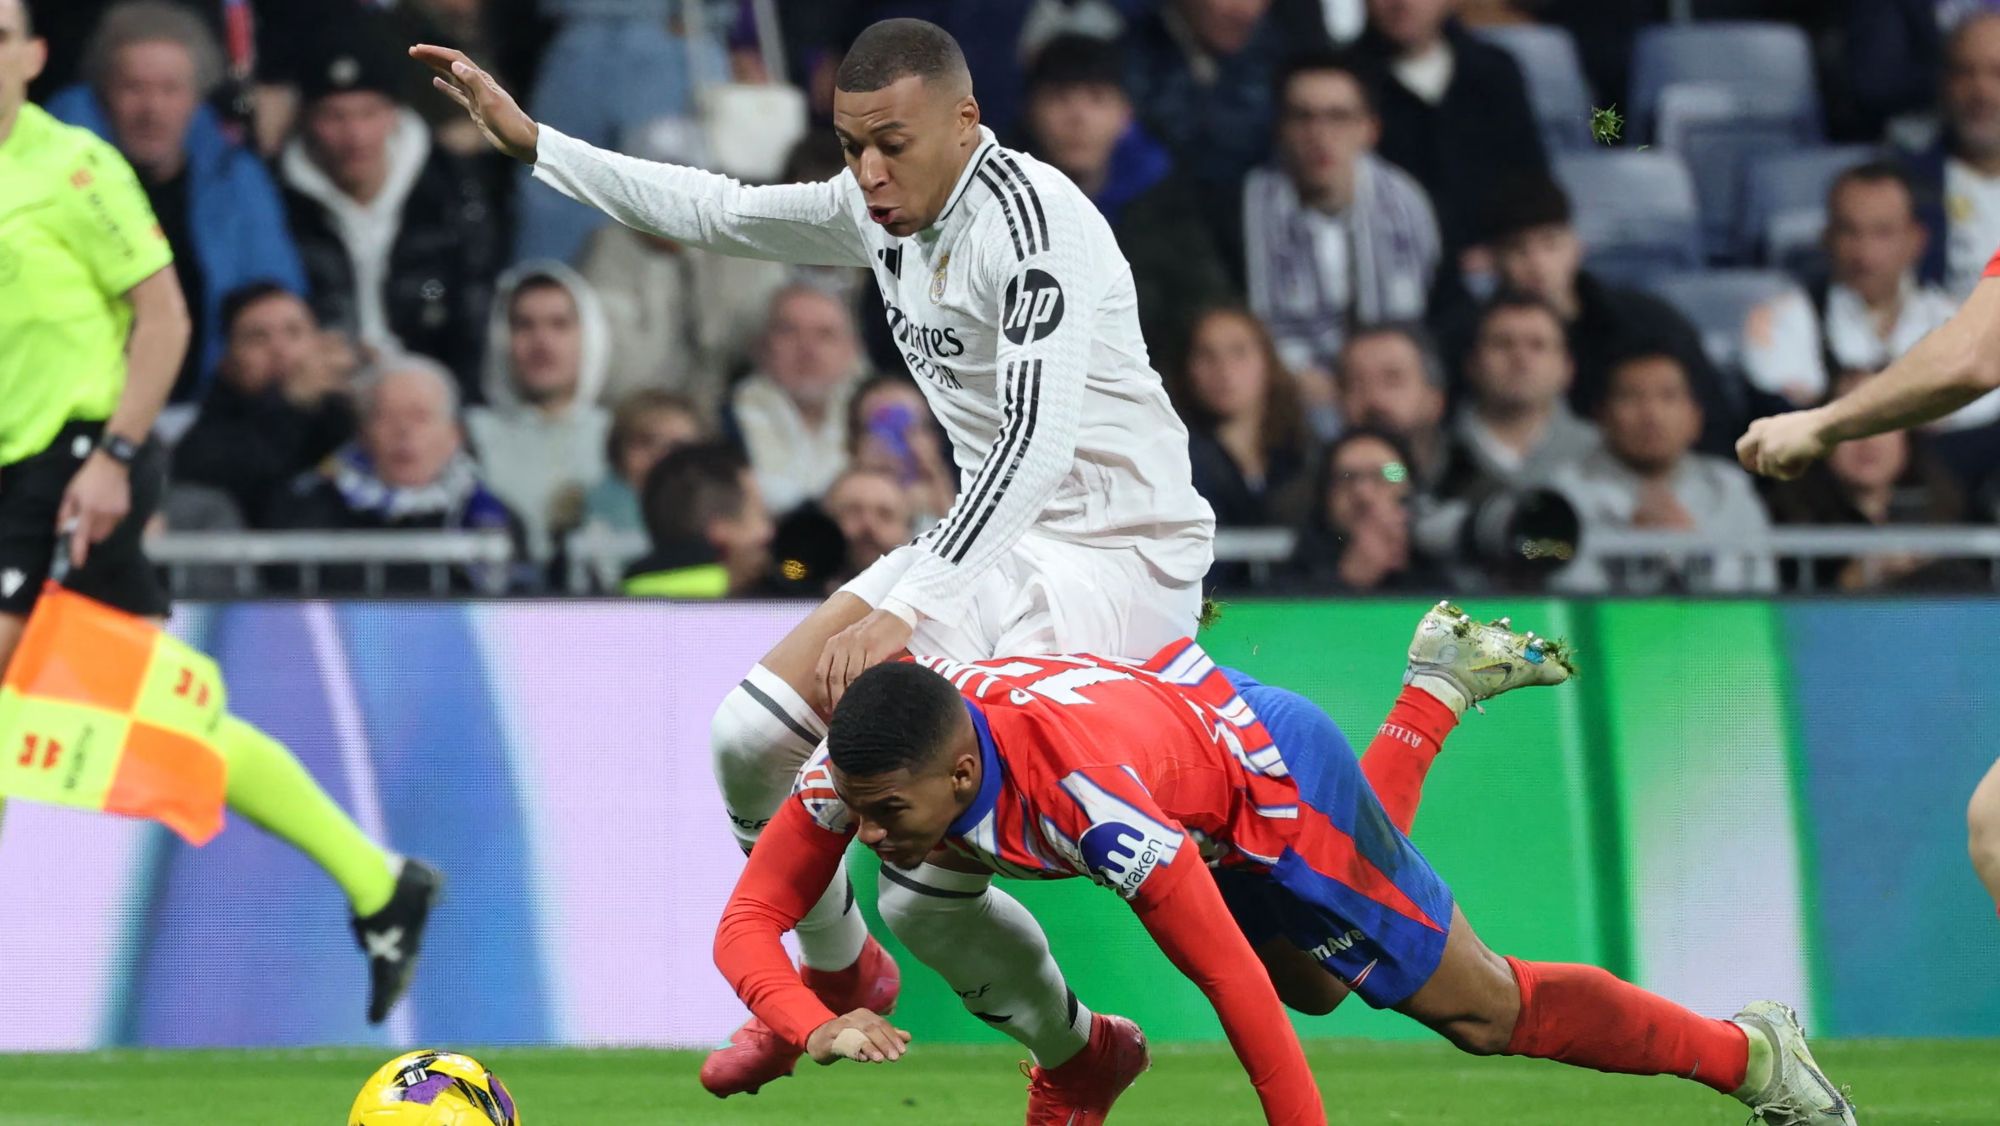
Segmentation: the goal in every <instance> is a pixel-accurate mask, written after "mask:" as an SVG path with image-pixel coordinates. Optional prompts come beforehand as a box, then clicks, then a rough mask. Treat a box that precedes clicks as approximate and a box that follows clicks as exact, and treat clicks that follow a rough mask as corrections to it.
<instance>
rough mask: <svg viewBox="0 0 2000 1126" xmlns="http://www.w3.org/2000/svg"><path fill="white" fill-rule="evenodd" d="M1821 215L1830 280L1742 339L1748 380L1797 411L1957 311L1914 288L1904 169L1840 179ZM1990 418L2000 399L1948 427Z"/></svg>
mask: <svg viewBox="0 0 2000 1126" xmlns="http://www.w3.org/2000/svg"><path fill="white" fill-rule="evenodd" d="M1826 210H1827V224H1826V252H1827V260H1828V264H1829V265H1830V266H1831V267H1832V276H1831V277H1829V278H1827V279H1825V280H1822V281H1819V282H1816V283H1814V285H1813V286H1812V287H1811V289H1810V291H1809V293H1807V294H1800V293H1788V294H1785V295H1783V296H1781V297H1777V298H1774V299H1772V300H1771V301H1769V302H1767V303H1765V304H1764V305H1762V306H1760V307H1759V308H1757V309H1755V310H1753V311H1752V312H1751V314H1750V318H1749V320H1748V322H1747V325H1746V327H1745V329H1744V334H1743V335H1744V349H1743V366H1744V370H1745V372H1746V374H1748V375H1749V377H1750V381H1751V382H1752V383H1753V384H1754V385H1756V386H1757V387H1759V388H1762V389H1763V390H1765V391H1768V392H1770V393H1772V394H1775V395H1782V396H1784V397H1785V398H1786V399H1789V400H1790V401H1791V402H1792V404H1793V405H1794V406H1810V405H1811V404H1813V403H1816V402H1819V401H1820V400H1821V399H1823V398H1824V397H1825V396H1826V388H1827V381H1828V377H1829V376H1830V375H1832V374H1835V373H1839V372H1843V371H1880V370H1881V369H1883V368H1884V367H1887V366H1888V365H1889V363H1890V362H1891V361H1893V360H1895V359H1896V358H1897V357H1899V356H1901V355H1902V354H1903V353H1904V352H1907V351H1909V350H1910V349H1911V347H1913V346H1914V345H1915V344H1916V342H1917V341H1919V340H1921V339H1923V338H1924V337H1925V336H1926V335H1927V334H1929V332H1930V331H1931V330H1932V329H1934V328H1936V327H1937V326H1939V325H1941V324H1943V323H1944V322H1945V321H1946V320H1948V319H1950V317H1951V315H1952V313H1953V312H1954V311H1956V310H1957V308H1958V303H1957V302H1956V301H1953V300H1952V299H1951V297H1950V296H1948V295H1947V294H1946V293H1945V292H1944V291H1943V290H1941V289H1939V288H1937V287H1936V286H1932V285H1925V284H1922V283H1920V282H1918V281H1917V274H1916V266H1917V263H1918V261H1919V260H1921V259H1922V258H1923V256H1924V244H1925V242H1926V241H1927V239H1926V234H1925V231H1924V228H1923V226H1922V225H1921V224H1919V223H1918V222H1917V216H1916V197H1915V195H1914V193H1913V190H1912V189H1911V186H1910V182H1909V177H1908V175H1907V174H1906V173H1905V172H1904V171H1903V169H1902V168H1901V166H1899V165H1896V164H1891V163H1886V162H1884V163H1874V164H1864V165H1861V166H1859V167H1857V168H1853V169H1850V170H1848V171H1846V172H1843V173H1842V174H1841V175H1840V178H1839V179H1837V180H1835V181H1834V184H1833V188H1832V190H1831V191H1829V192H1828V193H1827V205H1826ZM1995 418H2000V396H1995V397H1990V398H1988V399H1985V400H1982V401H1980V402H1978V403H1975V404H1973V405H1971V406H1968V407H1966V408H1965V409H1963V410H1961V411H1959V412H1958V413H1957V414H1954V415H1952V416H1951V418H1950V420H1949V421H1948V422H1947V423H1946V425H1948V426H1952V427H1965V426H1976V425H1980V424H1983V423H1987V422H1991V421H1993V420H1994V419H1995Z"/></svg>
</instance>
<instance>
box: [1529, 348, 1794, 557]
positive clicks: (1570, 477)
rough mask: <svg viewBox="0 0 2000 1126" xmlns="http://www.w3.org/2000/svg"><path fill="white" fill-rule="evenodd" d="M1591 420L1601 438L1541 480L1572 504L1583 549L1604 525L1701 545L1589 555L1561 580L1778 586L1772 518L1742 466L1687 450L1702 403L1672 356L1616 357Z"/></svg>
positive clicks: (1698, 422) (1695, 432) (1692, 441)
mask: <svg viewBox="0 0 2000 1126" xmlns="http://www.w3.org/2000/svg"><path fill="white" fill-rule="evenodd" d="M1598 424H1599V426H1600V427H1601V428H1602V431H1603V435H1604V444H1603V446H1602V447H1600V448H1599V449H1598V450H1597V452H1595V453H1592V454H1590V455H1589V456H1588V457H1585V458H1584V459H1583V460H1581V461H1579V462H1575V463H1572V464H1570V465H1568V466H1565V467H1563V468H1562V469H1560V470H1558V471H1557V472H1556V473H1554V474H1552V475H1551V476H1550V478H1549V481H1548V483H1549V484H1550V485H1552V486H1554V487H1555V488H1557V489H1558V490H1560V491H1561V492H1562V493H1563V494H1564V495H1565V496H1567V497H1568V498H1569V502H1570V503H1571V504H1572V505H1574V506H1575V507H1576V512H1577V517H1578V519H1579V520H1580V521H1581V524H1582V547H1583V550H1584V551H1585V552H1586V553H1588V552H1589V550H1590V544H1591V538H1592V534H1593V533H1594V532H1597V531H1600V530H1602V529H1606V528H1642V529H1657V530H1662V531H1676V532H1685V533H1692V534H1694V535H1695V536H1697V537H1699V538H1700V540H1701V541H1702V546H1701V548H1700V550H1698V551H1697V552H1695V553H1692V554H1687V555H1681V554H1679V553H1675V554H1673V555H1660V556H1655V557H1651V558H1645V559H1615V560H1601V559H1594V558H1588V557H1586V558H1583V559H1579V560H1578V561H1577V562H1575V563H1573V564H1571V565H1570V566H1569V567H1568V568H1566V569H1565V570H1564V571H1563V572H1562V573H1561V574H1560V575H1558V576H1557V578H1556V585H1557V586H1558V587H1561V588H1563V589H1567V590H1572V591H1616V592H1618V593H1624V594H1653V593H1660V592H1664V591H1684V592H1695V593H1710V592H1744V591H1767V590H1771V589H1773V588H1775V587H1776V585H1777V570H1776V568H1775V566H1774V565H1773V564H1772V560H1771V554H1770V548H1769V545H1768V533H1769V531H1770V518H1769V517H1768V516H1766V515H1765V512H1764V505H1763V502H1762V501H1760V500H1758V499H1757V492H1756V489H1755V488H1754V487H1753V486H1752V485H1751V483H1750V477H1749V475H1748V474H1746V473H1744V472H1743V470H1742V469H1740V468H1738V467H1737V465H1736V464H1735V463H1734V462H1732V461H1726V460H1724V459H1722V458H1719V457H1711V456H1709V455H1707V454H1698V453H1695V452H1693V451H1694V445H1695V438H1696V436H1697V435H1699V434H1700V433H1701V407H1700V405H1699V404H1698V403H1696V401H1695V397H1694V393H1693V391H1692V390H1691V389H1690V388H1689V386H1688V377H1687V370H1686V369H1685V368H1683V367H1682V366H1681V363H1680V361H1679V360H1677V359H1675V358H1674V357H1673V356H1671V355H1668V354H1667V353H1664V352H1654V353H1648V354H1639V355H1634V356H1632V357H1630V358H1627V359H1624V360H1621V361H1619V362H1618V363H1616V364H1614V365H1613V366H1612V368H1611V372H1610V382H1609V385H1608V386H1607V387H1606V390H1605V396H1604V402H1603V405H1602V407H1601V408H1600V411H1599V417H1598Z"/></svg>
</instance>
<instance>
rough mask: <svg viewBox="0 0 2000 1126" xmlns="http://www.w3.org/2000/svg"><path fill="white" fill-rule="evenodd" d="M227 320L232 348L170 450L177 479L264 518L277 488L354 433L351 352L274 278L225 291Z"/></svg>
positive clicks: (223, 311) (251, 517)
mask: <svg viewBox="0 0 2000 1126" xmlns="http://www.w3.org/2000/svg"><path fill="white" fill-rule="evenodd" d="M221 322H222V332H223V337H224V339H225V340H227V341H228V346H229V350H228V351H227V352H225V353H224V354H223V357H222V363H221V365H220V366H219V367H218V368H217V370H216V378H215V381H214V382H213V383H212V384H211V385H210V386H209V389H208V395H207V397H205V398H204V399H203V400H202V402H201V413H200V414H198V415H197V416H196V417H195V420H194V425H193V426H191V427H189V428H188V431H187V433H186V434H183V435H182V436H181V440H180V442H179V444H177V445H176V446H175V447H174V463H173V476H174V480H175V482H176V483H177V484H181V483H184V484H196V485H210V486H213V487H215V488H216V489H219V490H221V491H222V492H224V493H226V494H227V495H228V496H229V498H230V499H231V500H233V501H234V502H235V504H236V508H237V511H239V512H241V513H242V515H243V518H244V519H246V520H249V521H250V522H251V523H253V524H259V523H262V522H264V520H265V518H266V510H267V509H268V507H269V506H270V505H271V504H272V502H273V501H274V499H279V498H278V497H277V494H278V490H279V489H281V488H282V487H284V486H285V485H287V484H289V483H290V482H291V481H292V479H293V478H295V477H297V476H298V475H299V474H301V473H304V472H305V471H306V470H308V469H311V468H312V467H313V466H315V465H317V464H318V463H319V462H320V461H321V459H323V458H325V457H326V456H327V455H328V454H330V453H332V452H333V451H334V450H336V449H338V448H339V447H340V446H341V444H342V443H344V442H346V441H347V440H348V439H349V438H352V437H353V436H354V422H355V420H354V403H353V401H352V399H351V398H350V397H349V395H350V386H349V385H350V383H351V381H352V379H353V375H354V361H355V357H354V351H353V349H352V348H351V347H350V346H349V345H348V343H347V342H346V341H345V340H344V339H342V338H341V337H340V336H339V335H337V334H335V333H323V332H321V331H320V330H319V325H318V324H317V323H315V322H314V320H313V315H312V310H311V309H308V308H307V307H306V304H305V302H304V301H302V300H300V299H299V298H298V297H296V296H294V295H293V294H292V293H290V292H288V291H287V290H285V289H284V288H282V287H281V286H278V285H275V284H273V283H271V282H254V283H252V284H250V285H248V286H245V287H243V288H241V289H238V290H235V291H234V292H232V293H230V294H229V295H228V296H227V297H224V298H223V299H222V308H221Z"/></svg>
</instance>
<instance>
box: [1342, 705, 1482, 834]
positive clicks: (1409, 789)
mask: <svg viewBox="0 0 2000 1126" xmlns="http://www.w3.org/2000/svg"><path fill="white" fill-rule="evenodd" d="M1457 726H1458V716H1456V715H1454V714H1452V710H1451V708H1450V707H1449V706H1448V705H1446V704H1445V702H1444V701H1442V700H1440V699H1438V698H1437V697H1436V696H1433V695H1431V694H1430V693H1428V692H1426V691H1424V690H1423V689H1421V688H1404V689H1403V694H1402V695H1400V696H1398V697H1396V706H1395V707H1393V708H1390V709H1389V718H1388V719H1385V720H1383V721H1382V726H1381V727H1379V728H1376V730H1375V738H1374V740H1373V741H1371V742H1370V743H1369V744H1368V749H1367V750H1366V751H1364V752H1363V753H1362V755H1361V773H1362V774H1364V775H1366V776H1367V778H1368V785H1369V786H1370V787H1372V788H1373V789H1374V790H1375V799H1376V800H1377V801H1379V802H1381V803H1382V809H1383V811H1384V812H1386V813H1387V814H1388V815H1389V820H1391V821H1393V822H1395V823H1396V828H1398V829H1401V830H1402V831H1403V832H1404V833H1405V834H1408V833H1409V831H1410V825H1411V824H1412V823H1414V822H1415V821H1416V819H1417V803H1418V802H1419V801H1421V800H1422V799H1423V796H1424V776H1425V775H1427V774H1429V773H1430V771H1431V763H1432V762H1433V761H1434V760H1436V758H1437V756H1438V752H1439V751H1441V750H1443V749H1444V737H1445V736H1446V735H1449V734H1451V729H1452V728H1454V727H1457Z"/></svg>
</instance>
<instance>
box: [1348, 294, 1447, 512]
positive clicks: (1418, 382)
mask: <svg viewBox="0 0 2000 1126" xmlns="http://www.w3.org/2000/svg"><path fill="white" fill-rule="evenodd" d="M1334 373H1335V374H1334V385H1335V387H1336V389H1337V392H1338V396H1339V403H1340V417H1341V418H1342V419H1343V420H1345V421H1346V423H1347V424H1348V425H1349V426H1354V427H1360V428H1363V429H1370V430H1380V431H1382V432H1384V433H1386V434H1389V435H1391V436H1392V437H1394V438H1395V439H1396V440H1397V441H1399V442H1401V443H1403V445H1404V446H1405V447H1406V448H1407V449H1408V451H1409V455H1410V459H1409V462H1408V469H1409V471H1410V483H1411V484H1412V485H1413V486H1414V487H1415V489H1416V491H1417V492H1419V493H1429V492H1431V491H1432V490H1434V489H1436V488H1437V486H1438V483H1439V482H1440V481H1441V480H1443V478H1444V476H1445V471H1446V467H1447V465H1448V463H1449V458H1450V444H1449V442H1448V441H1447V440H1446V438H1445V434H1444V426H1443V423H1444V406H1445V372H1444V362H1443V361H1442V360H1441V359H1439V357H1438V354H1437V347H1436V345H1434V344H1432V343H1431V340H1430V335H1429V334H1428V333H1426V332H1425V331H1424V330H1423V328H1422V326H1420V325H1416V324H1384V325H1376V326H1374V327H1372V328H1364V329H1362V330H1361V331H1360V332H1357V333H1355V334H1354V335H1353V336H1350V337H1349V338H1348V340H1347V347H1346V348H1344V349H1342V350H1341V354H1340V362H1339V363H1338V364H1336V365H1335V367H1334Z"/></svg>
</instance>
